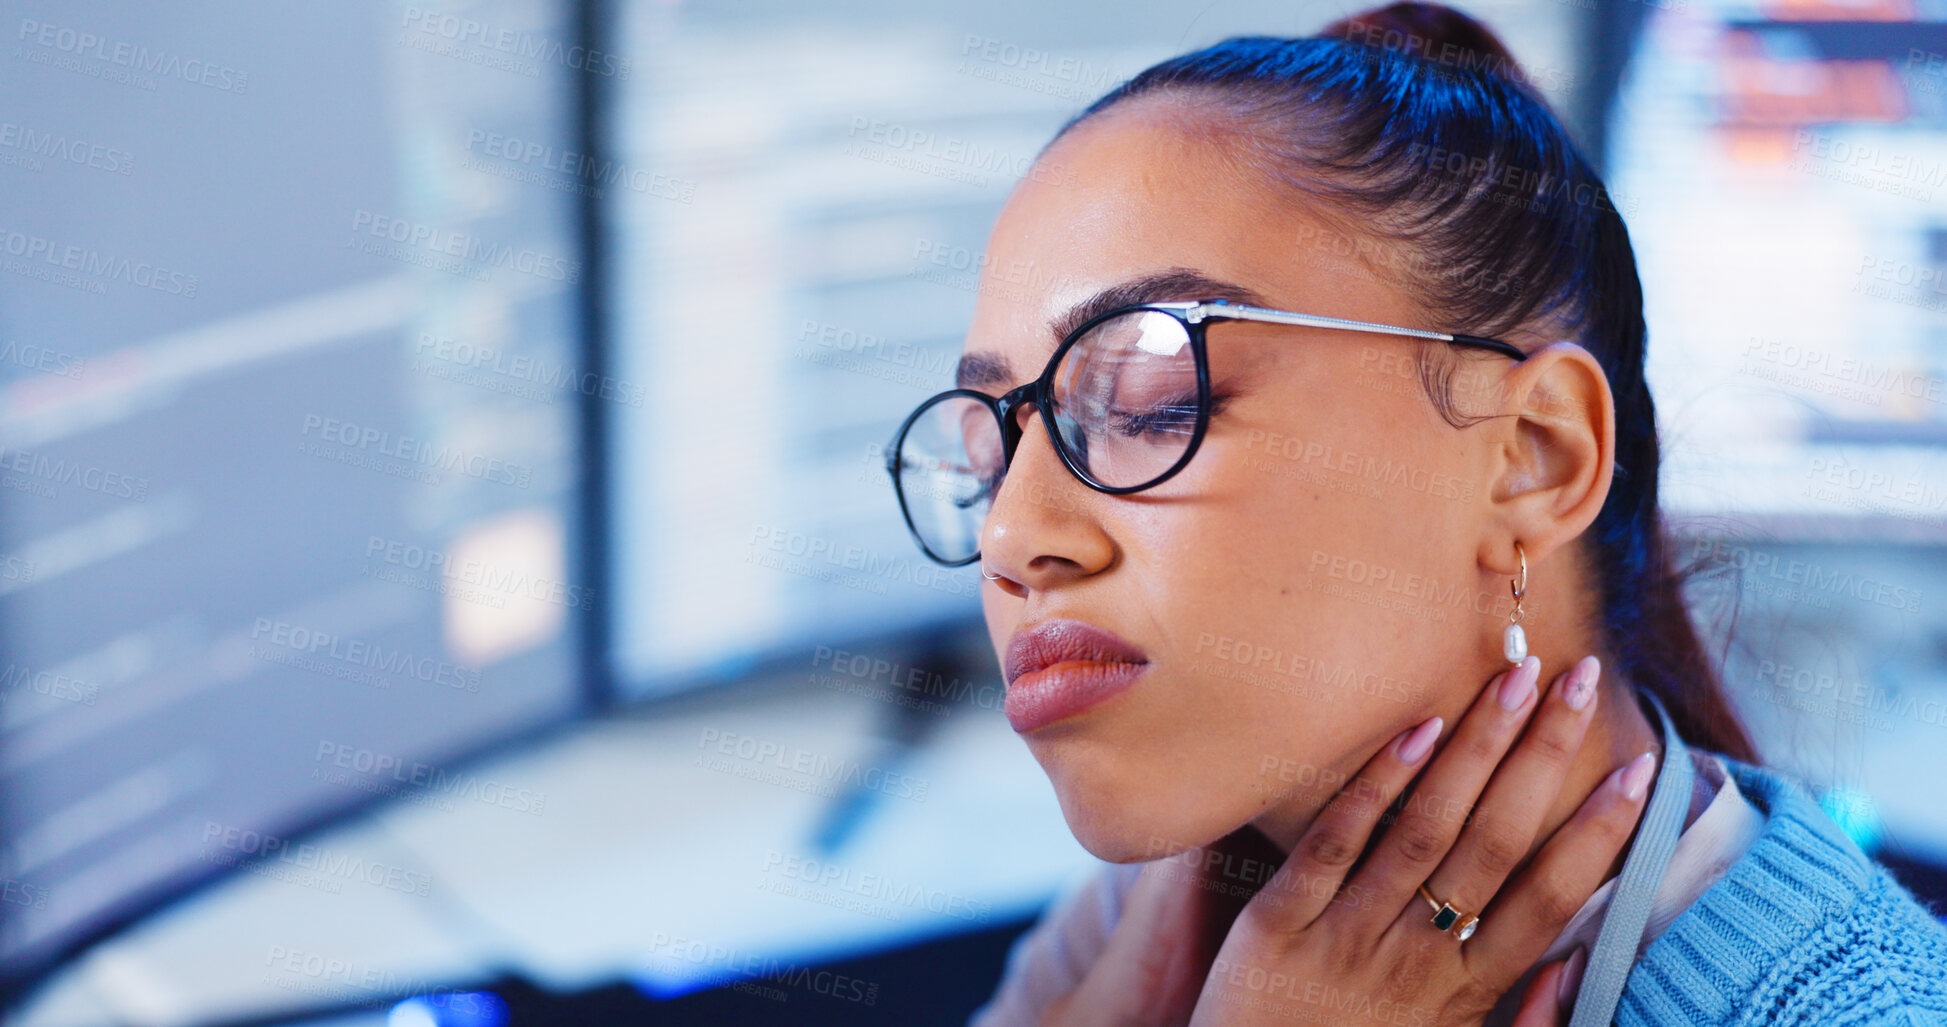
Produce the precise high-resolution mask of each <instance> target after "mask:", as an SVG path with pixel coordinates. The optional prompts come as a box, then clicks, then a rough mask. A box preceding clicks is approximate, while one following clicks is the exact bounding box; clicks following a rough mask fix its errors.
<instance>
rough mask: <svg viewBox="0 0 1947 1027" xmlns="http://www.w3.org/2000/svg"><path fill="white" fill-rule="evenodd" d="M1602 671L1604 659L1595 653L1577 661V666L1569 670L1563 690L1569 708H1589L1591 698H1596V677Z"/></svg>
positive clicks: (1563, 696)
mask: <svg viewBox="0 0 1947 1027" xmlns="http://www.w3.org/2000/svg"><path fill="white" fill-rule="evenodd" d="M1601 673H1602V661H1601V660H1598V659H1596V658H1595V657H1594V656H1593V655H1591V656H1584V657H1582V658H1581V659H1579V660H1576V661H1575V666H1573V667H1570V668H1569V670H1568V681H1567V682H1565V683H1564V684H1565V688H1564V690H1563V692H1562V701H1563V702H1566V703H1568V708H1569V709H1571V710H1585V709H1588V707H1589V700H1591V699H1594V698H1595V682H1596V678H1597V677H1598V676H1599V675H1601Z"/></svg>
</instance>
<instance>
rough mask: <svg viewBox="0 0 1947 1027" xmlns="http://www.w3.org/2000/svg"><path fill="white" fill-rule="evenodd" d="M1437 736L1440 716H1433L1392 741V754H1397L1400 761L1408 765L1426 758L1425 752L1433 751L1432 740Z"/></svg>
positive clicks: (1438, 735)
mask: <svg viewBox="0 0 1947 1027" xmlns="http://www.w3.org/2000/svg"><path fill="white" fill-rule="evenodd" d="M1438 737H1440V718H1439V717H1434V718H1432V719H1430V720H1428V721H1426V722H1425V723H1423V724H1421V725H1420V726H1419V727H1416V728H1414V729H1413V730H1411V731H1408V732H1406V733H1405V734H1402V735H1400V736H1399V740H1398V741H1396V742H1394V743H1393V755H1395V756H1398V757H1399V761H1400V762H1401V763H1404V764H1406V765H1407V766H1409V767H1410V766H1412V765H1413V764H1415V763H1418V762H1420V761H1421V760H1423V759H1426V754H1427V753H1429V752H1432V751H1433V740H1434V739H1435V738H1438Z"/></svg>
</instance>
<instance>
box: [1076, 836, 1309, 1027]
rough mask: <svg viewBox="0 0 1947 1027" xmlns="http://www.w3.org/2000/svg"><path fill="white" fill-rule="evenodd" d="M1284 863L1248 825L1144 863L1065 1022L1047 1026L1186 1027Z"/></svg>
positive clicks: (1281, 856)
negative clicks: (1259, 890) (1242, 920)
mask: <svg viewBox="0 0 1947 1027" xmlns="http://www.w3.org/2000/svg"><path fill="white" fill-rule="evenodd" d="M1282 858H1283V854H1282V853H1280V852H1278V850H1277V848H1276V847H1275V846H1273V845H1272V844H1271V843H1270V842H1269V841H1268V840H1266V839H1265V838H1264V836H1263V835H1262V834H1259V833H1258V831H1257V829H1256V828H1253V827H1250V826H1249V825H1246V826H1245V827H1243V828H1240V829H1238V830H1236V831H1233V832H1231V833H1230V834H1228V835H1225V836H1224V837H1222V838H1219V839H1218V840H1216V841H1214V842H1212V843H1210V844H1209V845H1207V846H1202V847H1198V848H1191V849H1188V850H1185V851H1184V852H1181V853H1178V854H1176V855H1174V856H1169V857H1167V858H1164V859H1159V860H1154V861H1151V862H1149V863H1147V864H1145V865H1144V866H1143V868H1142V872H1141V874H1140V875H1138V877H1137V878H1136V882H1135V884H1133V885H1132V886H1131V887H1130V888H1129V892H1128V894H1127V895H1126V896H1124V898H1123V905H1122V913H1121V915H1120V916H1119V917H1118V918H1117V919H1116V923H1115V929H1114V930H1113V931H1112V932H1110V934H1109V939H1108V942H1107V943H1106V944H1105V945H1104V947H1103V950H1102V954H1101V955H1100V956H1098V957H1096V959H1095V962H1094V963H1093V964H1092V965H1091V966H1090V967H1089V969H1088V973H1087V974H1086V975H1084V976H1083V978H1082V982H1081V983H1080V984H1079V985H1077V986H1076V988H1075V989H1074V990H1073V991H1071V992H1069V993H1068V994H1067V995H1066V996H1064V998H1065V1000H1066V1002H1067V1003H1068V1006H1067V1008H1066V1010H1065V1012H1064V1013H1063V1016H1062V1017H1056V1015H1055V1013H1054V1011H1053V1010H1051V1011H1050V1014H1049V1017H1050V1018H1049V1019H1047V1020H1044V1021H1043V1022H1044V1023H1062V1024H1085V1023H1103V1024H1110V1023H1116V1024H1135V1023H1188V1022H1189V1020H1190V1014H1191V1013H1192V1012H1193V1011H1194V1010H1195V1008H1196V1002H1197V995H1198V994H1199V993H1200V992H1201V991H1202V990H1203V982H1204V978H1205V977H1207V976H1209V973H1210V964H1211V962H1212V961H1213V960H1215V959H1216V956H1217V951H1218V949H1219V948H1221V947H1222V945H1223V941H1224V936H1225V935H1226V934H1227V933H1228V932H1229V931H1230V925H1231V922H1232V921H1234V920H1236V918H1237V914H1238V911H1239V910H1241V909H1243V908H1244V904H1245V902H1246V901H1248V899H1249V897H1250V894H1251V892H1253V891H1255V890H1256V887H1257V885H1259V884H1261V883H1262V882H1263V881H1265V880H1266V879H1267V878H1269V877H1270V876H1271V873H1272V869H1273V868H1275V867H1276V866H1277V865H1278V864H1277V861H1278V860H1280V859H1282Z"/></svg>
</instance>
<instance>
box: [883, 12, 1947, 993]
mask: <svg viewBox="0 0 1947 1027" xmlns="http://www.w3.org/2000/svg"><path fill="white" fill-rule="evenodd" d="M1039 160H1040V161H1041V162H1042V163H1043V164H1045V165H1047V166H1049V167H1050V168H1054V169H1058V170H1059V171H1060V172H1061V173H1060V174H1049V175H1030V176H1027V178H1026V179H1024V181H1023V182H1022V183H1021V185H1020V186H1019V187H1018V188H1017V189H1016V190H1015V192H1014V193H1013V194H1012V196H1011V197H1010V198H1009V200H1008V202H1007V204H1006V206H1005V207H1004V209H1003V210H1002V212H1001V215H1000V217H999V220H998V222H997V224H996V225H995V228H994V231H993V236H992V239H991V242H990V246H989V250H988V255H987V261H986V263H985V265H984V271H983V275H984V279H983V282H982V287H981V290H980V294H979V299H978V302H977V304H976V308H975V313H974V318H973V323H972V326H971V329H970V332H969V336H968V346H967V352H966V353H965V354H964V355H963V357H962V359H961V364H960V371H959V383H958V384H959V385H960V386H961V388H960V389H957V390H954V391H953V392H949V393H946V394H943V395H942V396H940V397H935V398H934V399H933V400H930V401H929V402H928V403H927V404H925V405H923V406H922V408H921V409H920V410H918V411H915V413H914V414H913V416H912V417H911V418H909V419H908V420H907V422H906V424H905V425H902V427H901V429H900V433H899V435H898V437H897V438H896V439H895V443H894V448H893V454H892V456H891V457H890V459H889V465H888V466H889V469H890V470H892V471H893V473H894V477H895V479H896V480H897V482H898V485H899V498H900V502H901V506H902V509H903V510H904V511H905V513H906V516H907V521H908V525H909V527H911V528H912V530H913V532H914V534H915V536H916V537H917V538H918V539H919V541H920V542H921V544H922V546H923V547H924V548H925V549H926V550H927V552H928V553H929V555H931V556H933V557H934V558H935V559H936V560H939V561H940V562H943V563H949V564H964V563H973V562H975V561H976V560H977V561H978V563H979V565H980V567H981V571H982V574H983V576H985V577H986V578H987V579H988V584H990V585H991V587H985V588H983V592H982V601H983V606H984V610H985V614H986V618H987V623H988V627H989V631H990V633H991V635H992V637H993V639H994V642H995V646H996V650H997V652H998V653H999V655H1000V657H1001V660H1002V662H1003V665H1004V667H1005V670H1006V676H1007V679H1008V689H1007V696H1006V713H1007V716H1008V719H1009V721H1010V723H1011V724H1012V725H1013V727H1014V728H1015V730H1016V731H1018V732H1020V733H1021V734H1022V735H1023V737H1024V738H1025V740H1026V742H1027V744H1028V746H1029V748H1030V750H1031V751H1032V752H1033V754H1034V756H1035V758H1036V759H1037V760H1038V761H1040V763H1041V764H1042V766H1043V768H1044V769H1045V770H1046V771H1047V773H1048V775H1049V778H1050V779H1051V781H1052V782H1053V784H1054V787H1055V791H1056V794H1057V796H1058V798H1059V800H1060V803H1061V807H1062V811H1063V814H1064V816H1065V817H1066V818H1067V820H1068V822H1069V825H1070V826H1071V828H1072V829H1073V830H1074V832H1075V835H1076V837H1077V838H1078V839H1079V840H1080V841H1081V842H1082V844H1083V845H1084V846H1085V847H1087V848H1088V849H1089V851H1091V852H1093V853H1094V854H1096V855H1097V856H1099V857H1101V858H1103V859H1105V860H1108V861H1110V862H1111V863H1115V864H1120V865H1118V866H1115V867H1111V868H1109V869H1108V870H1107V871H1105V872H1104V873H1103V874H1101V875H1099V876H1097V877H1096V878H1094V879H1093V880H1091V881H1090V882H1089V883H1088V885H1087V886H1086V887H1084V888H1082V889H1081V890H1080V891H1079V892H1077V893H1075V894H1072V895H1070V896H1067V897H1066V898H1065V899H1064V900H1063V901H1062V902H1060V903H1059V904H1058V905H1057V906H1056V907H1055V908H1053V909H1052V910H1051V912H1050V913H1049V914H1048V916H1047V917H1045V918H1044V920H1043V922H1042V923H1041V924H1039V925H1037V927H1036V928H1035V929H1034V930H1033V931H1031V932H1030V933H1029V934H1027V935H1025V936H1024V937H1023V938H1022V940H1021V941H1020V942H1018V943H1017V945H1016V947H1015V950H1014V952H1013V953H1012V955H1011V956H1010V959H1009V963H1008V968H1007V972H1006V976H1005V977H1004V979H1003V981H1002V983H1001V985H1000V988H999V990H998V992H997V993H996V995H995V997H994V999H993V1000H992V1001H991V1002H990V1003H989V1004H988V1006H987V1007H985V1008H984V1009H983V1010H982V1012H981V1013H979V1014H976V1017H975V1022H976V1023H977V1024H981V1025H996V1024H1031V1023H1048V1024H1093V1023H1101V1024H1110V1023H1113V1024H1147V1023H1156V1024H1164V1023H1184V1022H1191V1023H1198V1024H1202V1023H1223V1024H1238V1023H1260V1022H1263V1023H1269V1022H1287V1021H1289V1020H1293V1019H1298V1020H1304V1021H1309V1022H1320V1023H1341V1022H1343V1023H1370V1022H1379V1023H1392V1024H1412V1025H1421V1024H1436V1023H1437V1024H1480V1023H1494V1024H1505V1023H1510V1022H1519V1023H1522V1024H1541V1023H1557V1022H1570V1021H1569V1020H1568V1017H1569V1016H1571V1015H1574V1016H1575V1017H1576V1019H1575V1021H1574V1022H1576V1023H1578V1024H1579V1023H1607V1022H1610V1021H1611V1019H1612V1017H1613V1019H1614V1020H1615V1021H1616V1022H1620V1023H1627V1024H1652V1023H1654V1024H1667V1023H1710V1024H1716V1023H1794V1024H1814V1023H1817V1024H1827V1023H1922V1022H1927V1023H1933V1022H1947V987H1943V984H1942V978H1943V976H1947V931H1944V930H1943V929H1942V928H1941V926H1940V925H1939V924H1938V923H1937V922H1936V921H1935V920H1934V919H1933V918H1932V917H1931V916H1930V915H1929V914H1928V912H1927V911H1926V910H1924V909H1923V908H1921V907H1920V906H1919V904H1918V903H1917V902H1916V901H1915V900H1914V899H1913V898H1912V896H1911V895H1909V894H1908V893H1907V892H1905V891H1904V890H1902V889H1901V887H1900V886H1899V885H1898V884H1897V883H1896V882H1895V881H1894V880H1893V879H1892V878H1891V877H1889V876H1888V875H1887V874H1886V873H1885V872H1884V871H1883V870H1882V869H1881V868H1879V867H1878V866H1876V865H1875V864H1873V863H1871V862H1870V861H1869V860H1867V858H1866V857H1865V856H1864V855H1863V854H1861V853H1860V851H1859V850H1858V849H1857V848H1856V847H1855V846H1854V845H1853V844H1852V843H1851V842H1850V841H1849V840H1848V839H1847V838H1846V837H1845V836H1844V834H1843V833H1841V832H1840V831H1839V830H1838V829H1837V828H1836V826H1835V825H1833V824H1832V822H1831V821H1830V820H1829V819H1828V818H1827V817H1826V816H1825V815H1824V814H1823V813H1822V812H1821V811H1820V810H1819V809H1818V807H1817V805H1816V804H1815V803H1814V802H1812V801H1811V799H1810V798H1809V796H1807V795H1806V794H1805V792H1804V790H1803V789H1802V788H1801V787H1800V786H1798V785H1796V784H1794V783H1793V782H1791V781H1790V780H1788V779H1786V778H1784V777H1782V776H1779V775H1778V774H1776V773H1774V772H1772V771H1769V770H1766V769H1764V768H1762V767H1760V766H1758V765H1757V764H1756V759H1757V757H1756V754H1755V752H1754V750H1753V748H1752V746H1751V743H1750V741H1749V740H1748V739H1747V737H1746V736H1745V734H1744V732H1743V730H1742V728H1741V727H1740V726H1739V724H1738V722H1737V720H1736V719H1735V716H1734V714H1733V712H1732V709H1731V707H1730V704H1729V703H1728V702H1727V701H1726V700H1725V698H1724V696H1723V694H1722V691H1721V688H1720V685H1719V683H1718V681H1717V678H1716V675H1715V673H1714V671H1713V669H1712V667H1711V665H1710V663H1709V662H1708V661H1707V659H1706V656H1705V653H1704V650H1703V647H1702V646H1701V645H1700V643H1699V640H1698V637H1697V635H1696V633H1695V631H1694V629H1693V627H1692V625H1691V622H1690V620H1689V618H1688V615H1687V613H1686V611H1685V608H1684V605H1683V601H1682V598H1681V596H1680V594H1679V591H1678V580H1677V577H1676V575H1675V573H1674V571H1673V568H1672V564H1671V560H1670V553H1669V547H1668V544H1667V542H1666V541H1665V538H1664V535H1663V530H1662V527H1661V522H1660V519H1659V515H1658V510H1657V497H1656V481H1657V462H1658V449H1657V436H1656V427H1655V415H1654V410H1653V408H1652V405H1651V401H1650V395H1649V392H1648V390H1647V389H1646V387H1645V385H1644V381H1643V352H1644V343H1645V326H1644V323H1643V319H1642V296H1641V292H1640V288H1639V285H1638V281H1637V275H1636V270H1635V263H1634V257H1633V255H1632V253H1631V249H1630V244H1629V239H1628V235H1627V233H1626V231H1625V229H1624V227H1623V224H1622V221H1621V219H1620V217H1619V216H1618V215H1617V213H1616V211H1615V210H1614V208H1613V207H1611V206H1610V204H1609V203H1608V201H1607V197H1606V194H1605V193H1604V192H1603V190H1602V187H1601V183H1600V181H1599V180H1598V178H1597V176H1596V175H1595V174H1594V172H1593V171H1592V170H1591V169H1590V167H1589V166H1588V164H1587V162H1586V161H1585V160H1584V159H1583V158H1582V156H1581V155H1580V154H1579V153H1578V152H1577V150H1576V148H1575V147H1574V145H1573V144H1572V143H1571V141H1570V140H1569V138H1568V136H1567V135H1566V133H1565V132H1564V131H1563V129H1562V127H1561V126H1560V124H1559V123H1558V122H1557V121H1556V119H1555V118H1554V117H1553V115H1552V114H1551V113H1550V111H1549V110H1548V108H1547V106H1546V104H1545V103H1544V102H1543V101H1541V100H1540V99H1539V97H1538V96H1537V95H1536V94H1535V93H1534V92H1533V91H1532V90H1531V89H1530V88H1529V87H1527V86H1526V85H1525V84H1524V83H1523V82H1522V81H1521V72H1520V70H1519V69H1518V68H1517V67H1516V66H1515V65H1514V63H1513V62H1512V61H1511V60H1509V59H1508V58H1507V55H1506V51H1505V50H1504V49H1503V48H1502V47H1501V45H1500V43H1499V42H1498V40H1496V39H1495V38H1494V37H1493V36H1492V34H1491V33H1489V32H1488V31H1487V30H1486V29H1485V28H1483V27H1481V26H1480V25H1479V24H1477V23H1475V22H1473V21H1471V20H1470V19H1468V18H1466V17H1465V16H1463V15H1460V14H1457V13H1455V12H1452V11H1450V10H1448V9H1446V8H1442V7H1437V6H1429V5H1425V4H1396V5H1394V6H1392V7H1388V8H1385V9H1383V10H1379V11H1376V12H1372V13H1370V14H1368V15H1364V16H1359V17H1356V18H1353V19H1349V20H1347V21H1345V22H1341V23H1339V24H1337V25H1334V26H1332V27H1331V28H1329V29H1327V30H1326V31H1325V32H1323V33H1321V35H1320V36H1319V37H1315V38H1310V39H1296V40H1277V39H1262V38H1253V39H1233V40H1230V41H1228V42H1225V43H1222V44H1219V45H1217V46H1214V47H1211V48H1209V49H1207V50H1203V51H1199V52H1196V53H1191V54H1186V55H1184V56H1181V57H1178V58H1175V59H1172V60H1169V61H1165V62H1163V63H1162V64H1159V65H1157V66H1155V67H1153V68H1150V69H1148V70H1147V71H1145V72H1143V73H1142V74H1140V75H1138V76H1136V77H1135V78H1134V79H1133V80H1131V81H1130V82H1128V83H1126V84H1124V85H1123V86H1121V87H1119V88H1117V89H1116V90H1115V91H1113V92H1111V93H1110V94H1109V95H1107V96H1105V97H1104V98H1102V99H1101V100H1099V101H1097V102H1096V103H1095V104H1094V105H1093V106H1092V107H1090V108H1089V109H1088V110H1087V111H1085V112H1083V113H1082V114H1081V115H1080V116H1079V117H1077V118H1076V119H1075V120H1074V121H1072V122H1071V123H1070V124H1069V125H1067V126H1066V127H1065V128H1064V129H1063V130H1062V131H1061V132H1060V133H1059V134H1058V135H1057V136H1056V138H1055V139H1054V140H1053V141H1052V142H1051V143H1050V144H1049V145H1048V147H1047V148H1046V149H1045V150H1044V151H1043V153H1042V154H1041V156H1040V157H1039ZM1462 333H1464V334H1462ZM1023 383H1026V384H1023ZM1036 422H1040V423H1039V424H1038V425H1037V423H1036ZM1497 668H1498V669H1499V672H1498V673H1496V670H1497ZM1544 672H1545V673H1547V674H1548V675H1549V678H1548V679H1547V680H1543V674H1544ZM1482 681H1486V686H1485V687H1484V688H1483V687H1481V686H1480V685H1479V684H1477V683H1478V682H1482ZM1450 742H1451V743H1454V744H1449V743H1450ZM1666 754H1671V755H1678V756H1680V758H1677V759H1664V758H1663V757H1664V756H1665V755H1666ZM1517 1017H1519V1019H1518V1020H1517Z"/></svg>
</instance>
